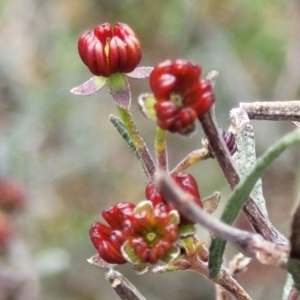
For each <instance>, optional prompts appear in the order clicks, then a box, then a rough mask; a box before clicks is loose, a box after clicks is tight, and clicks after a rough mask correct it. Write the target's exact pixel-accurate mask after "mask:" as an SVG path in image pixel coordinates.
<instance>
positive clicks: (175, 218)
mask: <svg viewBox="0 0 300 300" xmlns="http://www.w3.org/2000/svg"><path fill="white" fill-rule="evenodd" d="M168 215H169V217H170V219H169V222H168V224H179V223H180V216H179V213H178V211H177V210H175V209H173V210H171V211H170V212H169V214H168Z"/></svg>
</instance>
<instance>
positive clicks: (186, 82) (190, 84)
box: [78, 23, 215, 135]
mask: <svg viewBox="0 0 300 300" xmlns="http://www.w3.org/2000/svg"><path fill="white" fill-rule="evenodd" d="M78 51H79V55H80V57H81V59H82V61H83V62H84V64H85V65H86V66H87V67H88V68H89V70H90V71H91V72H92V73H93V74H94V75H96V76H104V77H109V76H110V75H112V74H114V73H129V72H131V71H133V70H134V69H135V68H136V66H137V65H138V64H139V62H140V60H141V57H142V50H141V45H140V42H139V40H138V39H137V37H136V35H135V33H134V31H133V30H132V29H131V28H130V27H129V26H128V25H126V24H124V23H117V24H116V25H115V26H114V27H113V28H112V27H111V25H110V24H109V23H104V24H101V25H98V26H96V27H95V28H94V30H93V31H91V30H89V31H86V32H84V33H83V34H82V35H81V37H80V38H79V40H78ZM201 72H202V70H201V67H200V66H199V65H197V64H194V63H192V62H189V61H184V60H180V59H178V60H175V61H170V60H166V61H164V62H162V63H160V64H158V65H156V66H155V67H154V69H153V71H152V72H151V74H150V80H149V82H150V88H151V90H152V92H153V94H154V97H155V99H156V101H157V103H156V104H155V105H154V109H155V111H156V117H157V124H158V126H159V127H161V128H162V129H164V130H168V131H170V132H178V133H180V134H183V135H187V134H189V133H191V132H193V131H194V129H195V123H194V121H195V119H196V118H197V117H199V116H202V115H203V114H205V113H206V112H207V111H208V110H209V109H210V107H211V106H212V105H213V104H214V102H215V96H214V93H213V89H212V86H211V83H210V80H208V79H201V80H200V79H199V77H200V75H201Z"/></svg>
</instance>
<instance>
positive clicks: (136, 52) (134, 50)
mask: <svg viewBox="0 0 300 300" xmlns="http://www.w3.org/2000/svg"><path fill="white" fill-rule="evenodd" d="M78 52H79V55H80V57H81V59H82V61H83V62H84V64H85V65H86V66H87V67H88V68H89V70H90V71H91V73H93V74H94V75H96V76H104V77H109V76H110V75H111V74H113V73H129V72H131V71H133V70H134V69H135V67H136V66H137V65H138V64H139V62H140V61H141V58H142V48H141V45H140V42H139V40H138V39H137V37H136V35H135V33H134V31H133V30H132V29H131V28H130V27H129V26H128V25H127V24H124V23H116V24H115V26H114V27H113V28H112V27H111V25H110V24H109V23H103V24H101V25H98V26H96V27H95V28H94V30H89V31H86V32H84V33H83V34H82V35H81V36H80V38H79V40H78Z"/></svg>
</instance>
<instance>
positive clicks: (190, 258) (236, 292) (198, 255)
mask: <svg viewBox="0 0 300 300" xmlns="http://www.w3.org/2000/svg"><path fill="white" fill-rule="evenodd" d="M190 238H191V239H192V240H193V242H192V245H191V247H190V249H186V250H187V253H186V254H185V255H182V256H179V257H178V258H176V259H175V260H174V261H172V262H171V263H169V264H167V265H163V266H156V267H155V268H154V269H153V270H152V271H153V272H154V273H155V274H156V273H164V272H167V271H174V270H190V271H194V272H196V273H198V274H201V275H203V276H205V277H206V278H207V279H208V280H210V281H212V282H213V283H215V284H216V285H219V286H220V287H221V288H222V289H224V290H226V291H227V292H228V293H230V294H231V295H232V296H233V297H234V298H235V299H238V300H251V298H250V296H249V295H248V294H247V293H246V291H245V290H244V289H243V288H242V287H241V286H240V285H239V284H238V282H237V281H236V280H235V279H234V278H233V277H232V276H230V274H229V273H228V272H227V271H226V270H225V268H222V269H221V271H220V273H219V274H218V275H217V276H216V277H215V278H209V270H208V263H207V260H208V251H207V249H206V248H205V246H204V244H203V243H201V241H199V240H198V238H197V237H196V236H192V237H190ZM197 245H198V246H197ZM222 299H223V298H222ZM217 300H221V299H220V298H219V299H217Z"/></svg>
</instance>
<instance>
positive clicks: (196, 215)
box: [155, 172, 290, 268]
mask: <svg viewBox="0 0 300 300" xmlns="http://www.w3.org/2000/svg"><path fill="white" fill-rule="evenodd" d="M155 184H156V188H157V189H158V190H159V191H160V193H161V194H162V195H163V197H164V198H165V199H167V200H168V201H169V202H171V203H172V204H173V205H174V206H175V207H176V208H177V209H178V210H179V211H180V212H181V213H182V214H183V215H184V216H186V217H188V218H189V219H190V220H192V221H194V222H195V223H198V224H200V225H202V226H204V227H205V228H207V229H208V230H210V231H211V232H213V233H214V234H215V235H217V236H219V237H221V238H223V239H226V240H228V241H230V242H232V243H234V244H235V245H237V246H238V247H240V248H241V249H242V251H243V252H244V253H245V254H246V255H248V256H250V257H256V258H257V259H258V260H259V261H260V262H261V263H262V264H266V265H274V266H280V267H283V268H286V264H287V261H288V257H289V251H290V248H289V246H286V245H278V244H275V243H272V242H270V241H268V240H266V239H264V238H263V237H262V236H261V235H259V234H255V233H250V232H247V231H244V230H240V229H238V228H235V227H232V226H229V225H227V224H225V223H223V222H222V221H220V220H218V219H216V218H214V217H213V216H211V215H209V214H208V213H207V212H205V211H204V210H203V209H201V208H200V207H199V206H198V205H197V204H196V203H194V202H193V199H192V196H191V195H189V194H187V193H186V192H184V191H183V190H182V189H181V188H180V187H179V186H177V185H176V184H175V183H174V182H173V180H172V179H170V178H169V177H168V175H167V174H166V173H161V172H160V173H158V174H157V176H156V178H155Z"/></svg>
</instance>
